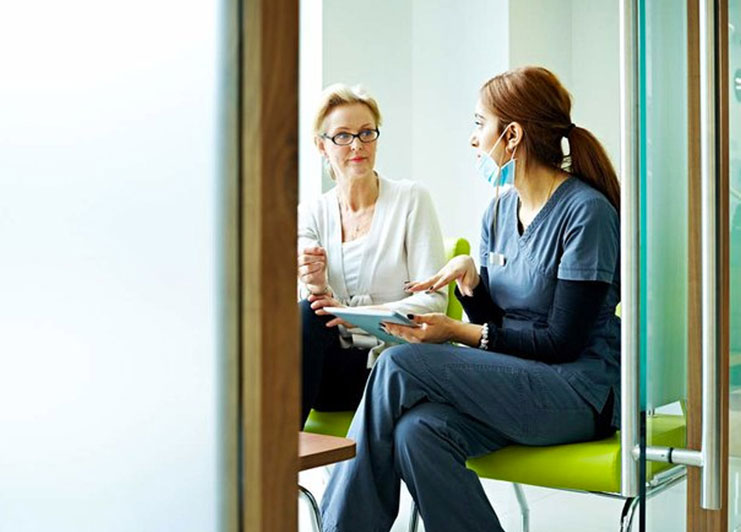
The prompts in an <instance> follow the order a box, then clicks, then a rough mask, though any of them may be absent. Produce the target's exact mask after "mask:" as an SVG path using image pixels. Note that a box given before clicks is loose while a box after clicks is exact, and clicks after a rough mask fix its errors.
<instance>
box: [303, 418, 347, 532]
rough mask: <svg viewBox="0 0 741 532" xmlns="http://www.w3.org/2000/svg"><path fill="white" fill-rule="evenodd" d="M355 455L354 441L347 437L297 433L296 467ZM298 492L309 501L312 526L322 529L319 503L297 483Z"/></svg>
mask: <svg viewBox="0 0 741 532" xmlns="http://www.w3.org/2000/svg"><path fill="white" fill-rule="evenodd" d="M354 456H355V442H354V441H352V440H348V439H347V438H338V437H336V436H327V435H324V434H312V433H311V432H299V433H298V469H299V471H303V470H304V469H311V468H313V467H320V466H325V465H329V464H334V463H335V462H341V461H342V460H347V459H348V458H352V457H354ZM298 489H299V493H300V494H302V495H303V496H304V497H306V499H307V500H308V501H309V504H310V505H311V511H312V513H313V514H314V526H315V530H316V531H317V532H321V530H322V515H321V512H320V511H319V505H318V504H317V503H316V499H315V498H314V496H313V495H312V494H311V492H310V491H309V490H307V489H306V488H304V487H303V486H301V485H300V484H299V486H298Z"/></svg>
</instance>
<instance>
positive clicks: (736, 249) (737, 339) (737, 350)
mask: <svg viewBox="0 0 741 532" xmlns="http://www.w3.org/2000/svg"><path fill="white" fill-rule="evenodd" d="M728 19H729V28H728V68H729V72H728V75H729V81H730V87H729V88H728V90H729V91H730V94H729V102H728V103H729V105H728V112H729V116H728V126H729V135H730V139H729V157H730V161H729V166H730V175H729V177H730V195H729V202H730V204H729V207H730V210H729V220H730V225H731V227H730V265H729V266H730V348H731V353H730V361H731V364H730V384H729V389H730V394H731V395H730V398H729V399H730V400H729V407H730V412H729V446H730V448H729V454H730V458H729V462H730V463H729V471H728V475H729V483H730V484H729V486H728V503H729V506H728V518H729V530H731V531H734V532H735V531H737V530H741V2H740V1H739V0H730V2H729V3H728Z"/></svg>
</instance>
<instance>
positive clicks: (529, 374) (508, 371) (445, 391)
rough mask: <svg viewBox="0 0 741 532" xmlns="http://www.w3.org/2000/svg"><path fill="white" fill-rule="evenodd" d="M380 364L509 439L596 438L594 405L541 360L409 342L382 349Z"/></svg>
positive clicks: (561, 440)
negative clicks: (400, 373)
mask: <svg viewBox="0 0 741 532" xmlns="http://www.w3.org/2000/svg"><path fill="white" fill-rule="evenodd" d="M378 364H382V365H384V366H386V369H387V370H388V368H389V366H391V367H392V368H393V369H392V371H385V372H384V374H385V375H392V374H393V373H395V371H394V370H397V371H401V372H403V373H404V372H406V373H408V374H409V375H410V376H411V377H412V378H413V379H414V381H415V383H422V386H424V387H426V388H427V389H428V391H429V393H428V394H427V397H428V399H429V400H430V401H438V402H445V403H447V404H450V405H452V406H453V407H454V408H455V409H456V410H458V411H459V412H461V413H462V414H464V415H466V416H469V417H471V418H474V419H475V420H476V421H477V422H479V423H481V424H483V425H486V426H487V427H489V428H491V429H493V430H494V431H495V432H497V433H500V434H502V435H503V436H504V437H505V438H506V439H507V440H509V441H510V442H513V443H521V444H526V445H555V444H560V443H570V442H575V441H585V440H590V439H593V438H594V437H595V429H596V426H595V425H596V423H595V420H596V414H595V412H594V409H593V408H592V407H591V406H590V405H589V403H587V402H586V401H585V400H584V399H583V398H582V397H581V396H579V395H578V394H577V393H576V391H574V389H573V388H572V387H571V386H570V385H569V384H568V383H567V382H566V380H565V379H564V378H563V377H562V376H561V375H560V374H559V373H558V372H557V371H556V369H555V368H553V367H552V366H549V365H547V364H544V363H542V362H536V361H531V360H525V359H521V358H517V357H513V356H510V355H504V354H499V353H492V352H487V351H481V350H479V349H473V348H469V347H458V346H453V345H450V344H407V345H402V346H396V347H392V348H390V349H388V350H387V351H385V352H384V353H383V354H382V355H381V358H380V359H379V361H378ZM378 385H379V386H381V387H383V386H384V385H383V383H378ZM378 393H380V392H378Z"/></svg>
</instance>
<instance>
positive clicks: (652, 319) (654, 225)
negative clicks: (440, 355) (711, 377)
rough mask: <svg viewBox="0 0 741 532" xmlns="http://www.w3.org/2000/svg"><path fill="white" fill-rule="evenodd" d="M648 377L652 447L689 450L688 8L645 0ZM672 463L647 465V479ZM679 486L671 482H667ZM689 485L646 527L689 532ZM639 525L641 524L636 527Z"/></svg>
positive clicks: (654, 500) (644, 350)
mask: <svg viewBox="0 0 741 532" xmlns="http://www.w3.org/2000/svg"><path fill="white" fill-rule="evenodd" d="M640 5H641V30H642V31H641V32H640V35H641V44H640V59H641V63H642V65H641V66H642V68H641V76H640V81H641V92H640V98H641V101H640V117H641V131H642V134H641V147H640V153H641V154H642V156H641V172H640V175H641V235H642V240H641V324H640V327H641V332H640V338H641V361H642V364H641V366H642V367H641V375H642V383H641V384H642V405H643V408H644V409H645V410H646V414H647V416H646V418H647V419H646V434H645V438H646V444H647V445H649V446H651V445H654V446H670V447H685V446H686V420H685V418H684V412H683V406H684V401H685V399H686V381H687V283H688V267H687V257H688V226H687V214H688V205H687V202H688V170H687V145H688V139H687V120H688V116H687V66H686V65H687V55H686V53H687V20H686V16H687V14H686V6H685V5H684V4H677V3H676V2H671V1H663V0H647V1H645V2H641V3H640ZM669 468H670V466H669V465H668V464H663V463H659V462H647V463H646V469H647V477H648V480H652V481H653V483H654V484H655V483H657V482H658V480H657V477H655V476H653V475H655V474H656V473H658V472H659V471H665V472H666V471H668V470H669ZM665 485H666V486H672V484H671V483H667V484H665ZM685 489H686V488H685V487H684V484H683V483H681V482H680V483H675V484H674V485H673V486H672V487H671V488H670V489H669V490H668V491H664V492H662V493H661V494H660V495H657V496H655V497H650V498H649V499H648V503H647V507H646V516H647V520H646V524H647V527H646V530H648V531H651V532H663V531H670V530H671V531H680V530H685V528H686V524H685V512H684V509H683V507H684V505H685V496H684V494H685ZM635 528H637V527H635Z"/></svg>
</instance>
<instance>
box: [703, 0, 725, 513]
mask: <svg viewBox="0 0 741 532" xmlns="http://www.w3.org/2000/svg"><path fill="white" fill-rule="evenodd" d="M715 17H716V2H715V1H714V0H700V12H699V19H700V175H701V187H702V194H701V198H702V199H701V202H702V212H701V227H702V229H701V230H702V262H701V264H702V444H701V445H702V450H701V452H702V462H703V466H702V483H701V493H700V506H701V507H702V508H704V509H707V510H718V509H720V503H721V501H720V493H721V486H720V481H721V469H720V468H721V464H720V443H721V439H720V434H719V432H718V431H719V427H720V424H719V419H720V393H719V390H720V388H719V386H718V385H719V382H718V355H719V353H720V351H719V349H718V327H717V323H718V297H717V294H718V271H717V268H718V249H717V238H718V234H717V219H718V203H717V186H718V179H717V170H718V165H717V162H718V161H717V156H718V155H717V139H716V132H717V125H718V121H717V107H716V105H717V103H716V102H717V90H716V89H717V81H716V32H717V24H716V18H715Z"/></svg>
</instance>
